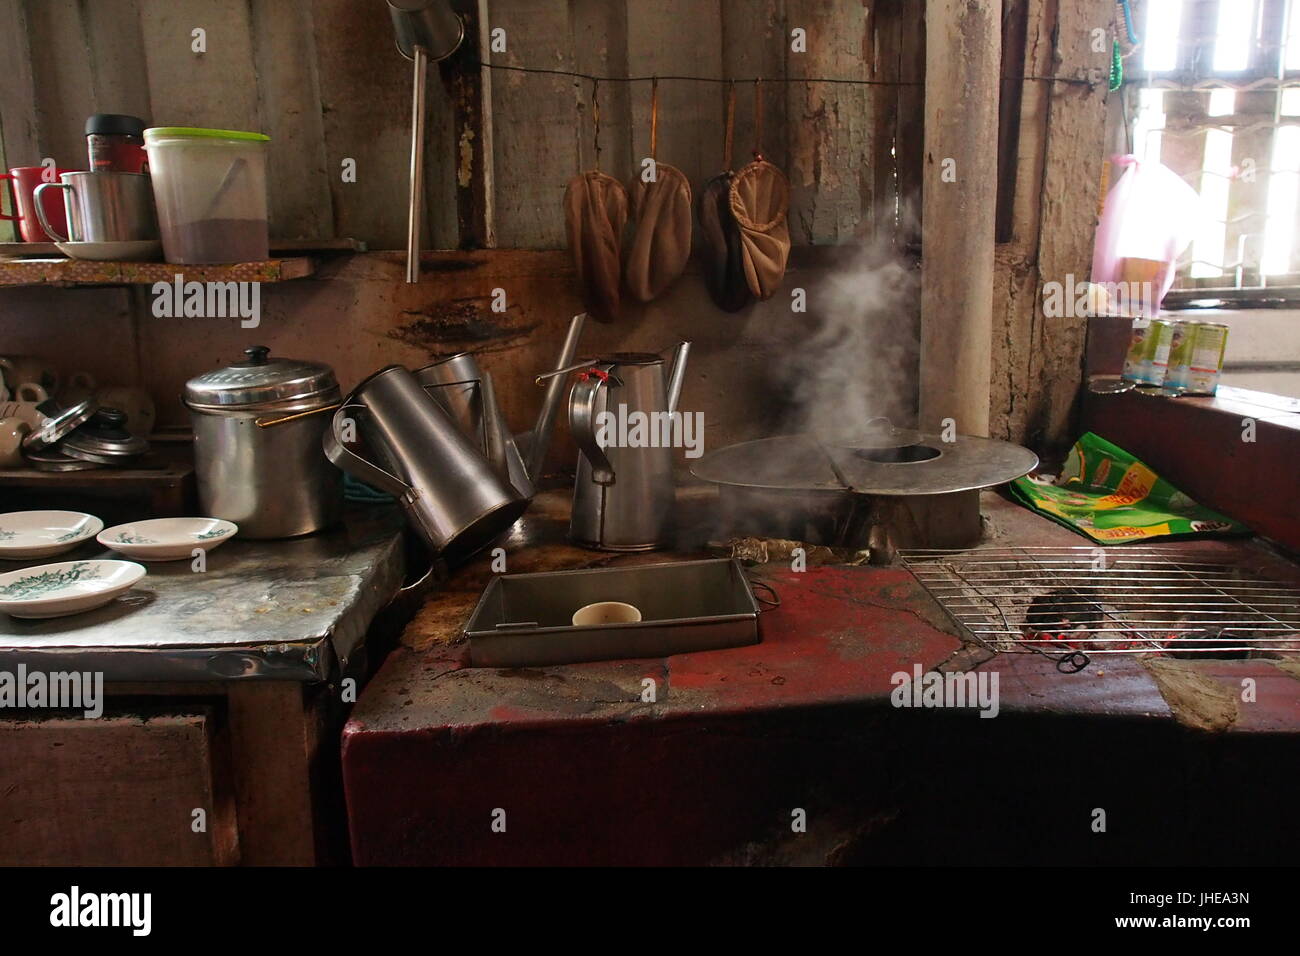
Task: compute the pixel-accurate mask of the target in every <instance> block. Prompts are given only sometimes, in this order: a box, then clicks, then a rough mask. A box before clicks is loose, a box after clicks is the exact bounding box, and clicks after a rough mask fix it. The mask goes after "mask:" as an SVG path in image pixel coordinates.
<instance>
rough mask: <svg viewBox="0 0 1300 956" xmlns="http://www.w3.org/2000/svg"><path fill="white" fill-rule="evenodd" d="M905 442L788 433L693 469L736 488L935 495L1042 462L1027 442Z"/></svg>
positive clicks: (735, 448) (924, 438) (933, 438)
mask: <svg viewBox="0 0 1300 956" xmlns="http://www.w3.org/2000/svg"><path fill="white" fill-rule="evenodd" d="M916 437H917V438H918V439H919V441H918V442H917V443H916V444H913V445H905V446H901V447H897V448H894V447H886V448H880V447H875V448H873V447H866V446H864V447H856V448H855V447H848V446H842V445H841V446H835V445H827V444H825V443H823V442H820V441H818V440H817V439H816V438H813V437H811V436H809V435H784V436H780V437H777V438H760V439H759V440H757V441H749V442H742V443H741V444H739V445H729V446H727V447H726V448H720V449H718V450H717V451H714V452H710V453H709V454H707V455H705V456H704V457H703V458H701V459H700V460H699V461H697V462H696V463H695V464H694V465H693V466H692V467H691V474H693V475H695V477H697V478H703V479H704V480H705V481H711V482H714V483H715V484H720V485H732V486H735V487H739V488H761V489H768V490H778V491H806V492H815V491H821V492H840V493H854V494H863V495H938V494H947V493H950V492H954V491H971V490H974V489H976V488H989V487H992V486H993V485H1000V484H1002V483H1003V482H1006V481H1011V480H1012V479H1013V478H1019V477H1021V476H1022V475H1027V474H1028V473H1029V472H1031V471H1033V470H1034V468H1036V467H1037V466H1038V456H1037V455H1035V454H1034V453H1033V452H1032V451H1030V450H1029V449H1028V448H1021V447H1020V446H1019V445H1013V444H1011V443H1010V442H1005V441H998V440H997V439H993V438H975V437H972V436H970V435H959V436H958V437H957V438H956V440H955V441H950V442H945V441H944V440H943V439H942V438H941V437H940V436H939V435H926V434H918V435H917V436H916Z"/></svg>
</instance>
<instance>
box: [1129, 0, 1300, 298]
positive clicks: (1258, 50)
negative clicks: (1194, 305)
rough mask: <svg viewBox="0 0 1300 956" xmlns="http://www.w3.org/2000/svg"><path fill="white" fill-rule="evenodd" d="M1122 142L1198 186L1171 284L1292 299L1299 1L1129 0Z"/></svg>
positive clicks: (1299, 179) (1298, 191) (1295, 288)
mask: <svg viewBox="0 0 1300 956" xmlns="http://www.w3.org/2000/svg"><path fill="white" fill-rule="evenodd" d="M1130 7H1131V11H1132V22H1133V26H1134V31H1135V34H1136V40H1137V43H1136V44H1135V45H1134V44H1132V43H1131V42H1128V41H1129V40H1130V38H1131V37H1130V36H1121V47H1122V48H1123V53H1124V57H1123V64H1124V72H1125V74H1126V77H1125V83H1124V86H1123V90H1122V95H1123V97H1124V108H1125V109H1124V112H1125V117H1126V120H1127V123H1128V132H1129V135H1130V146H1131V149H1132V151H1133V152H1134V153H1135V154H1136V155H1137V156H1138V157H1139V158H1142V159H1148V160H1150V159H1158V160H1160V161H1161V162H1163V163H1164V164H1165V165H1166V166H1168V167H1170V168H1171V169H1173V170H1174V172H1176V173H1177V174H1178V175H1180V176H1182V177H1183V178H1184V179H1185V180H1186V181H1187V182H1188V183H1189V184H1191V186H1192V187H1193V188H1194V189H1196V190H1197V192H1198V193H1199V194H1200V196H1201V199H1202V203H1203V209H1204V215H1203V217H1202V219H1201V225H1200V227H1199V229H1198V231H1197V232H1196V234H1195V235H1194V236H1193V239H1192V243H1191V245H1190V247H1189V248H1188V250H1187V252H1185V253H1184V255H1183V257H1182V259H1181V260H1180V262H1179V268H1178V278H1177V282H1176V284H1175V289H1232V290H1240V293H1241V294H1240V295H1237V296H1234V298H1248V296H1247V295H1246V293H1249V292H1251V291H1257V292H1259V293H1260V294H1261V295H1262V296H1267V297H1268V298H1270V299H1279V298H1280V299H1285V300H1291V301H1300V204H1298V203H1297V199H1298V198H1300V0H1130Z"/></svg>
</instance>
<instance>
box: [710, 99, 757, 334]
mask: <svg viewBox="0 0 1300 956" xmlns="http://www.w3.org/2000/svg"><path fill="white" fill-rule="evenodd" d="M735 120H736V85H735V84H734V83H732V84H730V85H729V86H728V88H727V127H726V134H725V139H724V140H723V148H722V172H720V173H719V174H718V175H716V176H714V177H713V178H712V179H710V180H709V181H708V182H706V183H705V184H704V188H703V189H701V190H700V198H699V203H698V212H699V216H700V258H701V260H702V262H703V266H704V284H705V285H706V286H707V287H708V290H709V295H710V296H711V297H712V299H713V303H714V304H715V305H716V306H717V307H718V308H719V309H722V310H723V311H724V312H736V311H739V310H740V309H743V308H744V307H745V306H746V305H748V304H749V302H750V301H751V297H750V294H749V285H748V283H747V282H746V280H745V262H744V254H743V252H742V250H741V241H740V226H738V225H737V224H736V217H735V215H734V214H733V213H732V211H731V183H732V180H733V179H734V178H735V175H736V174H735V173H734V172H733V171H732V169H731V146H732V135H733V131H734V130H735Z"/></svg>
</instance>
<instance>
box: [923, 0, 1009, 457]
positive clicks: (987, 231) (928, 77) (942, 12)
mask: <svg viewBox="0 0 1300 956" xmlns="http://www.w3.org/2000/svg"><path fill="white" fill-rule="evenodd" d="M925 29H926V57H925V174H924V181H925V188H924V196H923V200H922V204H923V205H922V217H921V218H922V231H921V246H922V260H921V375H920V414H919V423H920V426H921V428H923V429H925V430H927V431H939V430H941V429H943V428H944V426H945V425H946V424H947V423H948V420H951V421H952V422H953V423H955V427H956V430H957V431H958V432H960V433H962V434H967V435H987V434H988V428H989V384H990V371H991V347H992V327H993V239H994V221H995V213H996V203H997V140H998V87H999V82H1000V66H1001V52H1002V0H930V2H929V3H927V4H926V11H925Z"/></svg>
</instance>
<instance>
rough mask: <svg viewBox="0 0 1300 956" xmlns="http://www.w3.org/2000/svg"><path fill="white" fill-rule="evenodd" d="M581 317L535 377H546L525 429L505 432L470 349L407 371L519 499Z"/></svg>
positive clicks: (534, 473) (555, 405) (555, 407)
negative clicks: (551, 367) (551, 364)
mask: <svg viewBox="0 0 1300 956" xmlns="http://www.w3.org/2000/svg"><path fill="white" fill-rule="evenodd" d="M586 318H587V314H586V313H585V312H583V313H581V314H579V315H575V316H574V317H573V318H572V319H571V320H570V321H569V331H568V333H567V334H566V335H565V337H564V344H563V345H562V346H561V347H560V355H559V357H558V358H557V359H556V361H555V367H556V369H557V371H556V372H551V373H547V374H546V375H542V376H539V377H538V381H539V382H542V381H545V380H546V379H550V381H549V382H546V394H545V397H544V398H543V399H542V407H541V409H540V411H539V412H538V413H537V423H536V425H534V427H533V430H532V431H531V432H523V433H522V434H520V435H514V434H511V432H510V428H509V426H508V425H507V424H506V420H505V416H504V415H503V414H502V413H501V408H500V406H499V405H498V404H497V397H496V389H495V388H494V387H493V384H492V375H491V373H489V372H485V371H483V369H482V368H481V367H480V366H479V364H478V359H477V358H475V356H474V355H473V353H471V352H458V353H457V354H455V355H452V356H449V357H448V358H444V359H440V360H439V361H437V362H434V363H432V364H431V365H426V366H424V367H423V368H419V369H416V370H415V371H414V373H412V374H414V375H415V379H416V381H417V382H419V383H420V385H422V386H423V387H424V389H425V391H427V392H428V393H429V395H430V396H431V397H432V398H433V400H434V401H436V402H437V403H438V404H439V405H440V406H442V409H443V411H445V412H446V413H447V414H448V415H450V416H451V417H452V420H453V421H455V423H456V426H457V427H458V428H459V429H460V430H461V432H462V433H463V434H464V435H465V437H466V438H468V439H469V440H470V442H471V443H472V444H473V445H474V446H475V447H477V448H478V449H479V450H480V451H481V452H482V453H483V456H484V457H485V458H486V459H487V460H488V463H489V464H491V465H492V467H493V468H494V469H495V470H496V472H497V473H498V474H499V475H501V476H502V477H503V478H505V479H506V481H508V482H509V483H510V484H511V485H513V486H514V488H515V489H516V490H517V491H518V492H519V493H520V494H521V495H523V496H524V497H525V498H531V497H532V496H533V495H534V493H536V490H537V480H538V479H539V478H540V477H541V473H542V469H543V466H544V465H545V463H546V452H547V450H548V449H549V448H550V446H551V432H552V430H553V429H554V426H555V416H556V413H557V412H558V411H559V409H560V399H561V398H562V397H563V395H564V378H563V375H562V374H561V373H563V372H564V371H566V368H565V367H566V366H567V365H568V364H569V363H570V362H572V361H573V354H574V352H576V351H577V348H578V339H579V338H580V337H581V335H582V326H583V323H584V322H585V321H586Z"/></svg>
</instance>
